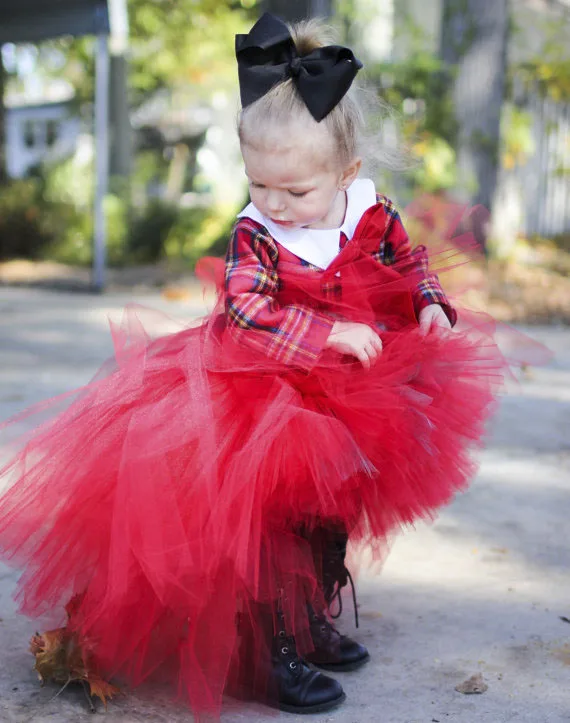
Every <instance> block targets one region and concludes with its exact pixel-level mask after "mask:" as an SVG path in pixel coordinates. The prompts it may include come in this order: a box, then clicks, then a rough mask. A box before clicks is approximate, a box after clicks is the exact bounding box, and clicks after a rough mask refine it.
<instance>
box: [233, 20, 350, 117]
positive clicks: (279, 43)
mask: <svg viewBox="0 0 570 723" xmlns="http://www.w3.org/2000/svg"><path fill="white" fill-rule="evenodd" d="M236 57H237V61H238V75H239V86H240V95H241V104H242V107H243V108H246V107H247V106H248V105H251V104H252V103H255V101H256V100H259V99H260V98H262V97H263V96H264V95H265V94H266V93H268V92H269V91H270V90H271V88H273V86H274V85H277V83H280V82H282V81H284V80H287V78H292V79H293V82H294V83H295V86H296V88H297V90H298V91H299V94H300V96H301V98H302V99H303V101H304V102H305V105H306V106H307V108H308V109H309V112H310V113H311V115H312V116H313V118H314V119H315V120H316V121H321V120H323V118H325V117H326V116H327V115H328V114H329V113H330V112H331V110H332V109H333V108H334V107H335V106H336V105H337V104H338V103H339V102H340V100H341V99H342V98H343V96H344V95H345V94H346V92H347V91H348V89H349V88H350V86H351V84H352V81H353V80H354V78H355V76H356V74H357V73H358V71H359V70H360V68H362V63H361V62H360V61H359V60H358V58H356V57H355V56H354V54H353V52H352V50H350V49H349V48H343V47H342V46H340V45H327V46H325V47H322V48H317V49H316V50H313V51H312V52H311V53H309V54H308V55H304V56H303V57H301V56H299V54H298V53H297V49H296V47H295V43H294V42H293V38H292V37H291V33H290V32H289V28H288V27H287V25H286V24H285V23H284V22H283V21H282V20H280V19H279V18H277V17H275V15H271V13H265V14H264V15H262V16H261V18H260V19H259V20H258V21H257V22H256V24H255V25H254V26H253V28H252V29H251V30H250V32H249V33H248V34H247V35H236Z"/></svg>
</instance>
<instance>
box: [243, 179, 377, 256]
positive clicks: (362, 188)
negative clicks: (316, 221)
mask: <svg viewBox="0 0 570 723" xmlns="http://www.w3.org/2000/svg"><path fill="white" fill-rule="evenodd" d="M346 196H347V204H346V214H345V217H344V222H343V224H342V226H341V227H340V228H331V229H328V228H327V229H314V228H296V229H288V228H285V227H284V226H279V225H278V224H276V223H273V222H272V221H271V219H269V218H267V217H266V216H264V215H263V214H261V213H260V212H259V211H258V210H257V208H256V207H255V206H254V205H253V203H250V204H249V205H248V206H246V207H245V208H244V210H243V211H242V212H241V213H239V214H238V218H244V217H245V218H251V219H252V221H256V222H257V223H260V224H262V225H263V226H265V228H266V229H267V230H268V231H269V233H270V234H271V235H272V236H273V238H274V239H275V240H276V241H278V242H279V243H280V244H281V245H282V246H284V247H285V248H286V249H287V250H288V251H291V253H293V254H295V256H297V257H298V258H300V259H303V260H304V261H307V262H308V263H310V264H312V265H313V266H317V267H318V268H320V269H326V268H327V267H328V266H330V264H331V263H332V262H333V260H334V259H335V257H336V256H338V253H339V250H340V235H341V233H344V234H345V236H346V237H347V238H348V239H351V238H352V237H353V235H354V232H355V231H356V227H357V226H358V222H359V221H360V219H361V218H362V216H363V215H364V213H365V212H366V211H368V209H369V208H371V207H372V206H374V205H376V189H375V188H374V183H373V182H372V181H370V180H369V179H366V178H357V179H356V180H355V181H353V182H352V183H351V185H350V186H349V187H348V189H347V191H346Z"/></svg>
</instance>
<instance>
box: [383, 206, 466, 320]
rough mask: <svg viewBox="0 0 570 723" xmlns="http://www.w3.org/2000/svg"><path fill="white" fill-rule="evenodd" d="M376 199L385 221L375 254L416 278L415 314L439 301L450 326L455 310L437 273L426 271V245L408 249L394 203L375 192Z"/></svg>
mask: <svg viewBox="0 0 570 723" xmlns="http://www.w3.org/2000/svg"><path fill="white" fill-rule="evenodd" d="M378 201H379V203H381V204H382V205H383V206H384V209H385V211H386V216H387V224H386V230H385V233H384V236H383V237H382V241H381V244H380V249H379V251H378V252H377V257H378V258H379V260H380V261H381V262H382V263H383V264H386V265H387V266H391V265H392V264H397V265H398V271H400V272H401V273H402V274H404V275H406V274H410V275H411V274H413V275H415V276H417V278H418V282H417V284H416V286H415V287H414V288H413V290H412V296H413V301H414V309H415V311H416V314H418V315H419V313H420V311H421V310H422V309H424V308H425V307H426V306H429V305H430V304H439V305H440V306H441V307H442V309H443V311H444V312H445V314H446V316H447V318H448V319H449V322H450V324H451V325H452V326H453V325H454V324H455V323H456V321H457V312H456V311H455V309H454V308H453V307H452V306H451V304H450V303H449V300H448V298H447V296H446V295H445V293H444V291H443V289H442V287H441V284H440V282H439V279H438V277H437V275H436V274H433V273H430V270H429V261H428V252H427V249H426V247H425V246H416V247H415V248H414V249H412V245H411V243H410V239H409V237H408V234H407V232H406V229H405V228H404V225H403V223H402V219H401V218H400V214H399V213H398V211H397V210H396V208H395V207H394V204H393V203H392V202H391V201H390V200H389V199H387V198H386V197H384V196H379V197H378Z"/></svg>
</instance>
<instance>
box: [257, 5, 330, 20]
mask: <svg viewBox="0 0 570 723" xmlns="http://www.w3.org/2000/svg"><path fill="white" fill-rule="evenodd" d="M331 4H332V3H331V0H262V3H261V10H262V12H264V11H267V12H270V13H274V14H275V15H278V16H279V17H280V18H283V20H287V21H289V22H295V21H296V20H303V19H304V18H310V17H321V18H326V17H328V16H329V15H330V14H331V10H332V8H331Z"/></svg>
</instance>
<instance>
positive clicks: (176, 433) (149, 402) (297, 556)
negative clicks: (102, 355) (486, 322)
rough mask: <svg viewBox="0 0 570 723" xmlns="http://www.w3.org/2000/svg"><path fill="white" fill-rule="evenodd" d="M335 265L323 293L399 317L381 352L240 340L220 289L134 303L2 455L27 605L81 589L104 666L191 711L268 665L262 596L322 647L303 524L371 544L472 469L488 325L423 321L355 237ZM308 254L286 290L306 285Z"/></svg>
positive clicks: (6, 551) (305, 640) (496, 371)
mask: <svg viewBox="0 0 570 723" xmlns="http://www.w3.org/2000/svg"><path fill="white" fill-rule="evenodd" d="M351 243H352V242H351ZM348 246H350V244H349V245H348ZM348 246H347V248H348ZM343 253H344V252H343ZM341 256H342V254H341ZM340 264H341V266H342V265H343V264H344V271H343V275H344V277H346V278H347V279H348V281H347V287H346V289H345V293H344V295H343V300H342V305H339V306H338V308H333V306H334V304H333V302H327V303H328V304H329V307H331V308H330V309H329V310H330V311H331V313H336V314H339V315H342V318H353V319H354V320H360V321H368V322H371V321H374V320H375V319H376V321H381V322H382V324H383V325H384V326H387V330H386V331H385V332H383V334H382V338H383V343H384V351H383V354H382V355H381V356H380V357H379V359H378V361H377V363H376V364H375V365H374V366H373V368H372V369H371V370H370V371H365V370H364V369H363V368H362V367H361V366H360V365H359V364H358V363H355V362H354V361H353V360H352V359H350V358H347V357H343V356H341V355H339V354H335V353H333V352H326V353H325V354H323V355H322V358H321V359H320V360H319V362H318V363H317V365H316V366H315V368H314V369H313V370H312V371H311V372H310V373H307V372H306V371H302V370H298V369H295V368H291V367H284V366H283V365H280V364H278V363H277V362H273V361H271V360H270V359H268V358H267V357H264V356H263V355H262V354H261V353H259V352H256V351H252V350H249V349H248V348H247V347H244V346H243V345H240V344H239V343H237V342H236V341H235V340H234V338H233V337H232V335H231V334H229V333H228V331H227V329H226V327H225V317H224V313H223V304H224V299H223V295H222V298H221V299H220V306H219V307H218V309H217V310H216V311H215V312H214V313H213V314H212V315H211V316H210V317H208V318H207V319H206V320H205V321H204V322H203V323H202V324H200V325H199V326H196V327H193V328H187V329H183V330H182V331H180V332H178V333H175V334H171V335H168V336H162V337H158V338H151V337H150V336H149V334H148V333H147V332H145V329H144V326H143V324H142V322H141V319H142V318H143V316H144V314H143V313H142V312H141V311H139V310H138V309H135V308H131V309H128V310H127V311H126V313H125V316H124V320H123V324H122V325H121V326H120V327H118V328H114V330H113V333H114V339H115V347H116V355H115V359H113V360H111V361H109V362H107V364H106V365H105V366H104V367H103V368H102V370H101V371H100V373H99V374H98V375H97V376H96V377H95V379H93V381H92V382H90V383H89V384H88V385H87V386H85V387H84V388H82V389H80V390H79V391H77V392H75V393H73V394H72V395H70V396H68V397H65V398H63V399H60V400H54V401H51V402H49V403H47V404H44V405H40V406H38V407H36V408H35V409H32V410H29V411H27V412H25V413H24V414H23V415H21V416H20V418H19V421H25V420H27V423H28V424H30V423H32V422H33V421H34V415H39V416H41V417H43V418H44V421H42V422H41V424H39V426H36V428H35V429H34V432H33V433H32V434H31V435H29V436H28V437H26V438H24V439H22V440H20V442H19V445H20V446H19V448H18V450H17V451H15V453H14V455H13V456H12V458H11V460H10V462H9V463H8V464H7V465H6V466H5V467H4V469H3V470H1V475H2V479H3V480H5V481H6V482H7V484H8V487H7V490H6V492H5V493H4V495H3V497H2V498H0V549H1V551H2V554H3V557H4V559H9V560H10V561H11V562H12V563H13V564H15V565H18V566H20V567H22V568H23V570H24V572H23V576H22V578H21V580H20V583H19V587H18V593H17V595H18V599H19V602H20V604H21V609H22V611H23V612H24V613H26V614H29V615H32V616H41V615H44V614H49V613H53V611H56V612H57V611H62V612H63V610H64V607H65V605H66V604H67V603H68V601H69V600H70V599H72V598H73V597H74V596H76V595H77V596H78V597H77V598H76V604H75V605H74V608H73V611H72V616H71V620H70V621H69V625H70V626H72V627H73V629H74V630H76V631H77V633H78V635H79V636H80V639H81V641H82V645H83V646H84V647H85V648H86V649H87V650H88V651H89V655H90V656H91V659H92V660H93V661H94V664H95V665H96V666H97V668H98V669H99V670H100V671H101V672H102V673H103V674H105V675H107V676H114V675H118V676H123V677H125V678H126V679H127V680H129V681H130V682H131V683H133V684H138V683H140V682H141V681H142V680H144V679H146V678H148V677H149V676H152V675H153V674H154V673H155V672H157V671H158V670H159V669H162V671H164V670H168V671H170V676H171V678H172V679H173V680H174V681H175V682H176V685H177V689H178V692H179V693H180V694H181V695H182V696H184V697H185V698H187V699H188V701H189V702H190V705H191V706H192V708H193V710H194V712H195V713H197V714H198V715H199V714H201V713H202V712H208V713H217V712H219V708H220V705H221V699H222V695H223V693H224V690H225V689H226V686H227V684H228V681H229V680H230V679H231V678H232V677H233V674H234V673H235V671H236V670H238V671H239V669H240V665H242V666H246V667H248V669H249V670H252V669H253V667H255V666H257V668H258V670H257V673H256V675H261V676H262V675H263V670H267V665H268V661H267V657H268V655H269V651H268V648H264V643H263V641H264V640H266V631H265V629H264V623H263V622H262V620H261V618H262V616H260V610H263V609H271V606H272V605H274V604H275V601H276V600H279V601H280V604H281V605H282V607H283V610H284V613H285V618H286V621H287V626H288V628H289V631H290V632H292V633H294V634H296V636H297V639H298V643H299V646H300V648H301V651H300V652H301V653H303V652H305V651H307V650H308V649H310V646H311V642H310V636H308V635H307V630H308V621H307V612H306V611H307V607H306V606H307V602H313V603H314V604H315V605H318V604H319V601H320V600H321V593H320V591H319V586H318V581H317V574H316V572H315V566H314V563H313V557H312V552H311V547H310V544H309V542H308V538H309V536H310V532H311V531H312V530H315V529H316V528H317V527H325V528H326V527H327V526H332V527H334V528H335V529H343V530H346V531H348V533H349V534H350V538H351V540H353V541H355V542H357V543H358V542H362V543H370V544H372V545H376V546H377V547H381V546H382V544H383V543H384V542H385V540H386V539H387V536H388V535H389V534H390V533H391V532H392V531H394V530H396V529H397V528H399V527H401V526H403V525H407V524H409V523H412V522H413V521H414V520H417V519H420V518H430V517H432V516H433V515H434V513H435V511H436V510H437V509H438V508H439V507H440V506H441V505H444V504H446V503H447V502H449V501H450V499H451V498H452V497H453V495H454V494H455V493H456V492H457V491H458V490H460V489H462V488H463V487H464V486H465V484H466V482H467V481H468V480H469V478H470V477H471V476H472V474H473V471H474V467H473V461H472V459H471V456H470V455H471V452H472V450H473V447H474V446H476V445H478V444H479V442H480V440H481V438H482V436H483V433H484V425H485V421H486V419H487V418H488V415H489V413H490V410H491V409H492V407H493V402H494V400H495V396H496V392H497V389H498V386H499V385H500V383H501V379H502V370H503V360H502V357H501V355H500V354H499V352H498V351H497V348H496V347H495V345H494V343H493V342H492V340H491V339H490V338H489V337H488V336H485V335H482V334H477V333H474V331H473V330H472V329H471V330H469V329H466V330H463V331H459V332H454V333H451V332H450V333H444V334H435V333H433V334H429V335H428V336H426V337H424V336H422V335H421V334H420V332H419V330H418V326H417V323H416V322H415V319H413V318H411V317H408V318H405V315H404V317H402V316H401V315H400V317H398V318H396V317H397V314H395V312H394V308H393V304H392V305H391V302H390V303H389V301H388V300H389V299H393V298H394V292H395V291H396V290H399V292H401V293H404V294H405V293H406V291H405V289H404V288H403V287H402V286H401V278H400V276H399V275H398V273H397V271H395V270H390V271H388V270H385V269H382V268H380V267H379V265H378V264H376V265H373V266H371V265H370V263H369V257H366V255H365V254H359V253H358V248H357V247H356V245H355V246H354V247H353V248H352V250H351V251H350V252H346V253H345V254H344V256H343V258H342V259H341V261H340ZM333 272H334V269H333ZM344 272H346V273H344ZM303 273H304V272H303ZM303 273H302V272H301V271H299V272H294V271H291V273H290V274H289V276H288V277H287V278H286V279H285V281H286V282H287V283H284V285H283V293H284V294H289V295H290V297H291V299H293V300H299V298H301V297H303V298H304V300H305V302H306V303H310V302H311V295H312V294H313V291H314V290H311V288H310V287H311V284H310V283H309V282H308V281H307V279H308V277H307V275H306V274H305V276H303ZM286 276H287V275H286ZM351 279H352V282H351V281H350V280H351ZM395 285H396V286H395ZM314 293H315V294H317V293H318V292H317V291H314ZM366 299H372V300H373V302H370V304H369V305H368V307H367V306H366V304H365V303H364V302H365V300H366ZM383 300H384V301H385V303H383ZM287 301H290V299H287ZM339 303H340V302H339ZM321 307H322V308H323V310H324V311H326V310H327V304H325V303H324V302H323V303H321ZM398 308H399V309H401V308H403V307H402V305H401V304H399V306H398ZM367 314H368V316H367ZM56 405H63V407H64V409H60V410H59V412H58V414H57V415H56V416H53V410H54V409H56ZM46 415H47V421H46V419H45V417H46ZM240 621H241V622H240ZM238 623H239V624H238ZM240 624H243V626H244V627H243V629H247V630H249V631H250V639H251V640H257V641H262V642H260V643H259V644H258V645H257V647H256V648H255V653H254V654H255V656H256V659H255V660H251V659H248V660H244V656H243V655H240V644H241V643H242V642H243V640H242V635H241V633H240ZM252 631H253V632H252ZM264 636H265V637H264ZM264 666H265V667H264ZM259 671H261V673H259ZM230 673H231V674H230ZM238 677H239V675H238Z"/></svg>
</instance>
